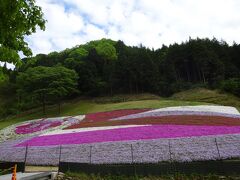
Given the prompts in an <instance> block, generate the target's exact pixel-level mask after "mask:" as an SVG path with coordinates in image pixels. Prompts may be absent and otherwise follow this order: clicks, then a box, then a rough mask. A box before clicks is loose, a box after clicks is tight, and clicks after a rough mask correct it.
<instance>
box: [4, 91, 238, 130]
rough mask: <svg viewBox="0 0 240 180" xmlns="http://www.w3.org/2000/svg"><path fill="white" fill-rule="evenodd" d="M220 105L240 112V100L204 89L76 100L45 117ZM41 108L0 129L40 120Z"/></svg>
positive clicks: (49, 110) (50, 110)
mask: <svg viewBox="0 0 240 180" xmlns="http://www.w3.org/2000/svg"><path fill="white" fill-rule="evenodd" d="M208 103H210V104H221V105H230V106H235V107H237V108H239V110H240V100H239V98H236V97H235V96H232V95H228V94H221V93H219V92H217V91H211V90H206V89H193V90H189V91H184V92H181V93H177V94H175V95H173V96H172V97H170V98H167V99H166V98H160V97H158V96H154V95H150V94H141V95H119V96H113V97H104V98H95V99H84V100H83V99H75V100H74V101H69V102H66V103H64V104H63V105H62V110H61V114H58V113H57V112H58V110H57V106H48V107H47V114H46V117H54V116H55V117H56V116H66V115H79V114H86V113H91V112H100V111H110V110H116V109H132V108H161V107H168V106H180V105H199V104H208ZM42 117H43V114H42V111H41V108H37V109H33V110H31V111H28V112H25V113H22V114H20V115H18V116H13V117H9V118H7V119H5V120H2V121H0V129H2V128H4V127H6V126H9V125H11V124H15V123H18V122H21V121H25V120H29V119H37V118H42Z"/></svg>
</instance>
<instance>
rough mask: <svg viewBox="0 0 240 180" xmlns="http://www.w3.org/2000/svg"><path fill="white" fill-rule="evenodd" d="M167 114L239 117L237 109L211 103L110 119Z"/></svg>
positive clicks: (161, 109)
mask: <svg viewBox="0 0 240 180" xmlns="http://www.w3.org/2000/svg"><path fill="white" fill-rule="evenodd" d="M168 115H211V116H225V117H236V118H240V113H239V111H238V110H237V109H236V108H234V107H230V106H213V105H200V106H176V107H167V108H160V109H155V110H151V111H146V112H142V113H137V114H131V115H127V116H122V117H119V118H113V119H111V120H127V119H136V118H144V117H160V116H168Z"/></svg>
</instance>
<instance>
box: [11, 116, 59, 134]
mask: <svg viewBox="0 0 240 180" xmlns="http://www.w3.org/2000/svg"><path fill="white" fill-rule="evenodd" d="M61 124H62V120H61V119H58V120H55V121H51V120H48V119H47V120H45V119H43V120H40V121H37V122H33V123H28V124H24V125H21V126H17V127H16V130H15V132H16V133H17V134H30V133H34V132H37V131H42V130H45V129H48V128H51V127H56V126H60V125H61Z"/></svg>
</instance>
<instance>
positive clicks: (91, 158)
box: [89, 146, 92, 164]
mask: <svg viewBox="0 0 240 180" xmlns="http://www.w3.org/2000/svg"><path fill="white" fill-rule="evenodd" d="M89 156H90V157H89V158H90V160H89V162H90V164H91V163H92V146H90V155H89Z"/></svg>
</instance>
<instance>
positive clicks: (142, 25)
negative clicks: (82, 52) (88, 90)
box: [27, 0, 240, 54]
mask: <svg viewBox="0 0 240 180" xmlns="http://www.w3.org/2000/svg"><path fill="white" fill-rule="evenodd" d="M37 4H38V5H39V6H41V7H42V10H43V12H44V15H45V19H47V21H48V22H47V24H46V30H45V31H44V32H43V31H37V33H35V34H33V35H31V36H30V37H27V41H28V42H29V46H30V48H32V50H33V53H34V54H37V53H49V52H51V51H59V50H63V49H65V48H71V47H73V46H75V45H78V44H83V43H85V42H88V41H90V40H96V39H101V38H111V39H114V40H123V41H124V42H125V43H126V44H127V45H139V44H140V43H142V44H143V45H145V46H147V47H150V48H152V47H153V48H159V47H161V46H162V44H166V45H169V44H172V43H174V42H182V41H186V40H188V39H189V37H190V36H191V37H192V38H196V37H200V38H204V37H209V38H212V37H216V38H217V39H219V40H221V39H224V40H226V41H227V42H228V43H230V44H231V43H232V42H233V41H235V42H237V43H239V42H240V1H239V0H37Z"/></svg>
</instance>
